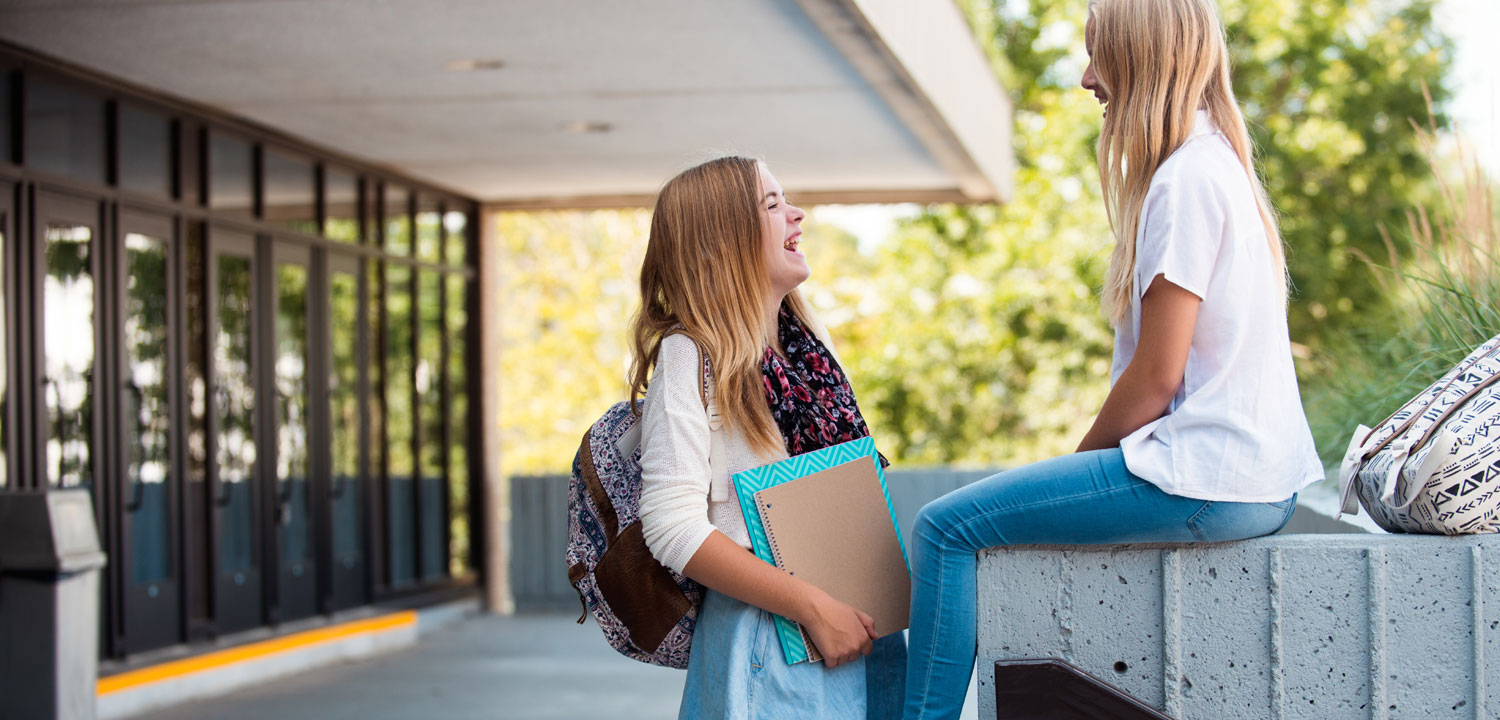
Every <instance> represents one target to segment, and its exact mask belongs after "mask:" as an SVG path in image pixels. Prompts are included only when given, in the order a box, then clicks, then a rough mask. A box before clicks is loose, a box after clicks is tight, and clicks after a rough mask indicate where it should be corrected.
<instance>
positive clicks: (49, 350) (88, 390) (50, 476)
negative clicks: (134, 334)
mask: <svg viewBox="0 0 1500 720" xmlns="http://www.w3.org/2000/svg"><path fill="white" fill-rule="evenodd" d="M93 236H94V232H93V228H91V227H89V226H87V225H67V224H63V225H57V224H48V225H47V233H46V243H47V251H46V252H47V269H46V272H47V276H46V281H45V289H44V290H43V298H42V307H43V308H44V312H45V314H46V318H45V320H44V321H43V328H44V331H45V335H44V339H43V343H44V345H43V348H44V352H45V353H46V360H45V364H44V370H43V373H44V374H43V380H42V386H43V387H42V391H43V393H44V397H43V402H44V403H45V404H46V408H47V423H48V428H47V429H48V433H47V456H46V458H45V461H46V464H47V482H48V484H49V485H52V486H54V487H74V486H78V487H90V486H92V484H93V472H92V467H91V461H90V450H91V448H92V447H93V427H94V419H93V407H94V398H93V395H94V388H93V383H92V382H91V380H92V378H93V373H94V277H93V274H92V271H91V270H90V267H89V264H90V258H91V256H92V253H93Z"/></svg>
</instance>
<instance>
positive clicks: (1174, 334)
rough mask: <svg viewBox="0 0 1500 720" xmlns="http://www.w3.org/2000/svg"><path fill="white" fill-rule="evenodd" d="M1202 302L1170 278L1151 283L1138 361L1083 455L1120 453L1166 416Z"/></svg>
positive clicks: (1097, 421) (1082, 446) (1115, 390)
mask: <svg viewBox="0 0 1500 720" xmlns="http://www.w3.org/2000/svg"><path fill="white" fill-rule="evenodd" d="M1201 302H1202V300H1201V299H1200V298H1199V297H1198V296H1197V295H1194V294H1193V293H1191V292H1189V291H1187V290H1184V289H1183V288H1182V287H1180V286H1178V285H1176V284H1174V283H1173V282H1171V281H1170V280H1167V279H1166V277H1165V276H1162V275H1157V276H1156V277H1155V278H1154V279H1153V280H1152V281H1151V286H1150V287H1148V288H1147V289H1146V294H1145V296H1144V297H1142V298H1141V336H1140V341H1139V342H1138V343H1137V344H1136V349H1135V356H1134V357H1132V358H1131V360H1130V364H1129V365H1127V366H1126V367H1125V371H1124V372H1122V373H1120V379H1119V380H1117V381H1115V385H1114V387H1112V388H1110V391H1109V397H1107V398H1105V400H1104V407H1103V408H1101V409H1100V410H1099V416H1098V417H1096V418H1094V425H1093V427H1091V428H1089V431H1088V434H1087V435H1084V436H1083V441H1082V442H1080V443H1079V444H1078V452H1084V451H1086V450H1104V449H1107V448H1112V447H1119V445H1120V441H1121V440H1123V439H1125V436H1127V435H1129V434H1131V433H1133V432H1135V431H1136V430H1139V429H1140V428H1141V426H1143V425H1145V424H1146V423H1148V422H1151V421H1152V420H1155V419H1157V418H1159V417H1161V416H1162V413H1164V412H1166V410H1167V406H1168V405H1169V404H1171V402H1172V397H1173V396H1174V395H1176V394H1177V388H1178V387H1180V386H1181V385H1182V374H1183V370H1184V368H1186V367H1187V358H1188V349H1189V348H1190V346H1191V345H1192V341H1193V327H1194V326H1195V325H1196V324H1197V322H1198V306H1199V304H1200V303H1201Z"/></svg>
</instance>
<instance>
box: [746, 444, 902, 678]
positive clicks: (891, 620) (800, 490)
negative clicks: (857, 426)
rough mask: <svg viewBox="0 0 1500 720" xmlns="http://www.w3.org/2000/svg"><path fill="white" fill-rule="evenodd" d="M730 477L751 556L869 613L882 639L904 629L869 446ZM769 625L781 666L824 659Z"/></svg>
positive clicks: (889, 528) (897, 568)
mask: <svg viewBox="0 0 1500 720" xmlns="http://www.w3.org/2000/svg"><path fill="white" fill-rule="evenodd" d="M733 479H734V485H735V492H736V494H737V495H738V497H739V500H740V508H741V509H742V510H743V511H744V514H745V525H746V527H747V528H748V529H749V530H750V544H751V546H752V547H753V548H754V550H755V554H756V556H758V557H760V558H761V559H762V560H765V561H767V562H770V563H772V564H774V565H776V566H777V567H779V568H781V569H783V570H786V571H787V572H789V573H791V574H793V575H795V576H797V577H799V578H801V579H803V580H806V581H807V582H809V583H811V584H813V585H814V586H816V587H818V588H820V589H822V590H823V591H824V592H827V593H828V594H829V595H832V596H833V597H835V598H837V599H839V600H842V601H844V602H846V603H849V604H850V605H853V606H854V607H856V608H859V609H860V610H862V611H864V612H865V613H867V614H869V615H870V616H871V617H873V618H874V619H875V630H876V632H877V633H879V635H880V636H881V637H884V636H886V635H889V634H890V633H893V632H898V631H901V630H904V629H906V627H907V624H908V620H909V604H910V600H911V575H910V566H909V565H908V563H907V560H906V547H905V544H904V543H903V542H902V539H901V532H900V529H899V525H898V523H897V522H896V515H895V512H894V510H893V509H892V507H891V502H890V493H889V490H888V489H887V487H886V483H885V473H884V472H883V471H882V469H881V467H880V463H879V455H878V454H877V453H876V452H875V443H874V441H873V440H872V439H870V438H861V439H859V440H852V441H850V442H846V443H841V444H839V445H834V446H831V447H827V448H823V449H822V450H816V451H813V452H810V453H806V454H803V455H798V456H796V457H793V458H788V459H786V460H783V461H781V462H777V463H772V464H770V465H765V466H762V467H759V468H755V469H754V470H747V471H745V472H741V473H735V474H734V476H733ZM775 621H776V630H777V635H778V637H779V639H780V640H781V648H782V651H783V653H784V654H785V656H786V661H787V663H789V664H796V663H799V662H803V661H807V660H813V661H816V660H821V659H822V657H821V655H820V654H819V653H818V651H817V648H816V647H815V646H814V645H813V643H812V642H811V641H810V640H809V638H808V637H807V635H806V633H805V632H803V630H802V628H801V627H799V626H798V625H797V623H795V622H793V621H792V620H790V619H788V618H785V617H782V616H779V615H778V616H776V617H775Z"/></svg>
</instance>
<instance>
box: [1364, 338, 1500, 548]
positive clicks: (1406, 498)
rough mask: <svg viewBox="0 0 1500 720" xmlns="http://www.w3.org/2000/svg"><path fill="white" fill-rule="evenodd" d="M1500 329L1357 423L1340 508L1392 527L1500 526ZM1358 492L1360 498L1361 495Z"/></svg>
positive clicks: (1462, 531)
mask: <svg viewBox="0 0 1500 720" xmlns="http://www.w3.org/2000/svg"><path fill="white" fill-rule="evenodd" d="M1497 380H1500V335H1497V336H1495V337H1493V338H1491V339H1490V340H1489V342H1486V343H1485V344H1483V345H1480V346H1479V348H1478V349H1476V350H1475V351H1474V352H1472V353H1470V354H1469V356H1468V357H1467V358H1464V360H1463V362H1461V363H1459V364H1458V365H1457V366H1456V367H1454V368H1453V369H1452V370H1450V371H1449V372H1448V374H1446V375H1444V376H1443V377H1442V378H1440V379H1439V380H1438V381H1437V382H1435V383H1433V384H1432V385H1431V386H1430V387H1428V388H1427V389H1426V390H1424V391H1422V392H1421V393H1420V394H1418V395H1417V396H1416V397H1414V398H1412V399H1411V400H1409V401H1408V402H1407V403H1406V404H1405V405H1403V406H1402V407H1401V409H1400V410H1397V411H1396V412H1395V414H1393V415H1391V416H1390V417H1388V418H1386V419H1385V421H1384V422H1382V423H1380V424H1379V425H1376V426H1375V429H1374V430H1371V429H1370V428H1367V427H1365V426H1363V425H1361V426H1359V428H1358V429H1357V430H1355V431H1354V437H1353V439H1352V440H1351V441H1350V443H1349V451H1348V452H1347V453H1345V455H1344V462H1343V465H1342V467H1341V468H1340V470H1339V483H1340V484H1341V486H1342V491H1343V497H1342V500H1343V502H1342V505H1341V508H1340V512H1341V514H1342V513H1353V512H1356V511H1357V510H1358V507H1357V505H1356V504H1355V503H1356V502H1360V503H1363V504H1364V506H1365V511H1366V512H1368V513H1370V517H1371V518H1373V519H1374V520H1375V522H1376V523H1377V524H1379V525H1380V527H1382V528H1385V529H1386V530H1388V531H1390V532H1393V533H1426V534H1441V535H1467V534H1471V533H1490V532H1496V531H1500V383H1497V382H1496V381H1497ZM1356 498H1357V500H1356Z"/></svg>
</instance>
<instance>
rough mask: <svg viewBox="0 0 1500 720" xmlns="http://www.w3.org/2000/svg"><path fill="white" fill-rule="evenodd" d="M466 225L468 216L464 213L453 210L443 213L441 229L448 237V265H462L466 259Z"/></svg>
mask: <svg viewBox="0 0 1500 720" xmlns="http://www.w3.org/2000/svg"><path fill="white" fill-rule="evenodd" d="M468 225H469V216H468V215H465V214H464V213H461V212H455V211H453V210H449V211H448V212H446V213H443V229H444V230H445V231H447V238H448V239H447V245H448V254H447V255H446V259H447V260H448V264H449V265H462V264H464V261H466V260H467V259H468V253H467V252H466V250H467V249H468V244H469V241H468V237H467V235H468V233H467V230H468Z"/></svg>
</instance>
